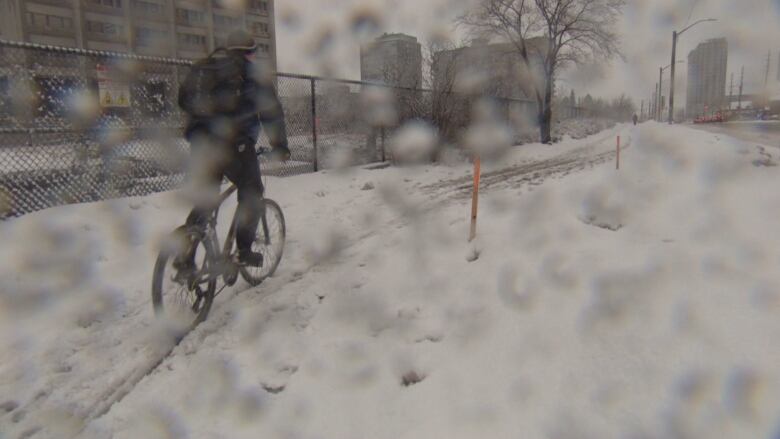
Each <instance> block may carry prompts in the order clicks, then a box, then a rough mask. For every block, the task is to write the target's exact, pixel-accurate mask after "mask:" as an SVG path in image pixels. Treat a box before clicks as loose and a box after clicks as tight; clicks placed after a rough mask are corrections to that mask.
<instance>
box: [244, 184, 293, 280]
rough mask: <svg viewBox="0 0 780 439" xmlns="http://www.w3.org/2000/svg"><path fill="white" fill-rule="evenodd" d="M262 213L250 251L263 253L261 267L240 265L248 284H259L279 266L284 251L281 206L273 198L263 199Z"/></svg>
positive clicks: (283, 226)
mask: <svg viewBox="0 0 780 439" xmlns="http://www.w3.org/2000/svg"><path fill="white" fill-rule="evenodd" d="M262 203H263V213H262V215H261V217H260V223H259V224H258V226H257V234H256V235H255V240H254V242H252V251H253V252H257V253H261V254H262V255H263V266H262V267H248V266H243V267H241V277H243V278H244V280H246V281H247V282H248V283H249V284H250V285H252V286H255V285H259V284H260V282H262V281H263V280H265V278H267V277H270V276H272V275H273V274H274V272H275V271H276V268H277V267H278V266H279V262H281V260H282V253H283V252H284V239H285V234H286V230H285V223H284V214H283V213H282V208H281V207H279V205H278V204H276V202H275V201H274V200H270V199H268V198H265V199H263V201H262Z"/></svg>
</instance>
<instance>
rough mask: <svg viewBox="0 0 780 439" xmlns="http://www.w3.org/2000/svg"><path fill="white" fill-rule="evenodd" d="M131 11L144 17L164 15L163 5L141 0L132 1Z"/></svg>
mask: <svg viewBox="0 0 780 439" xmlns="http://www.w3.org/2000/svg"><path fill="white" fill-rule="evenodd" d="M133 10H134V11H136V12H140V13H141V14H143V15H146V16H159V15H164V14H165V12H164V10H163V5H161V4H159V3H152V2H145V1H143V0H133Z"/></svg>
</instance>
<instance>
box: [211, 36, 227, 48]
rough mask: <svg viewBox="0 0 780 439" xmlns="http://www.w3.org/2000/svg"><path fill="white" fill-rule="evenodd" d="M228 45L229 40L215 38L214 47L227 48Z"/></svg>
mask: <svg viewBox="0 0 780 439" xmlns="http://www.w3.org/2000/svg"><path fill="white" fill-rule="evenodd" d="M226 44H227V38H225V37H218V36H215V37H214V47H225V45H226Z"/></svg>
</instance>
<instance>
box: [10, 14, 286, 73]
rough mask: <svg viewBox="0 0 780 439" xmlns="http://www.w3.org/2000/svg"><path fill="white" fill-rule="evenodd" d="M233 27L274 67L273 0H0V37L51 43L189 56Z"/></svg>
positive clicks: (217, 43) (202, 51) (206, 48)
mask: <svg viewBox="0 0 780 439" xmlns="http://www.w3.org/2000/svg"><path fill="white" fill-rule="evenodd" d="M239 3H240V6H237V4H239ZM237 28H243V29H246V30H247V31H248V32H249V33H250V34H251V35H252V36H253V37H254V38H255V40H256V41H257V43H258V44H259V50H258V55H257V56H259V57H264V58H268V60H269V61H270V62H271V64H272V65H273V67H274V68H275V67H276V39H275V29H274V2H273V0H248V1H247V2H246V3H244V2H235V1H230V0H0V38H2V39H6V40H15V41H26V42H30V43H39V44H47V45H55V46H65V47H77V48H82V49H92V50H105V51H114V52H125V53H133V54H137V55H150V56H161V57H174V58H186V59H195V58H200V57H203V56H205V55H206V54H208V53H209V52H210V51H212V50H214V48H215V47H218V46H221V45H224V43H225V40H226V38H227V35H228V34H229V33H230V31H232V30H234V29H237Z"/></svg>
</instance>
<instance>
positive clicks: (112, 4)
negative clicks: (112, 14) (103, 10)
mask: <svg viewBox="0 0 780 439" xmlns="http://www.w3.org/2000/svg"><path fill="white" fill-rule="evenodd" d="M89 2H90V3H91V4H93V5H98V6H107V7H109V8H121V7H122V0H89Z"/></svg>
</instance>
